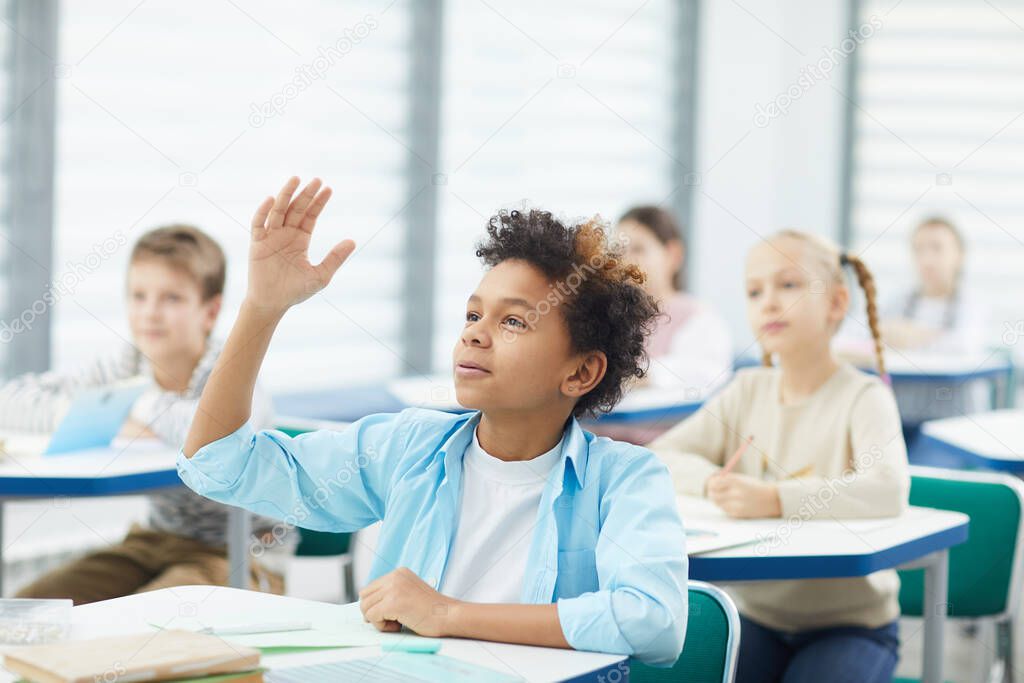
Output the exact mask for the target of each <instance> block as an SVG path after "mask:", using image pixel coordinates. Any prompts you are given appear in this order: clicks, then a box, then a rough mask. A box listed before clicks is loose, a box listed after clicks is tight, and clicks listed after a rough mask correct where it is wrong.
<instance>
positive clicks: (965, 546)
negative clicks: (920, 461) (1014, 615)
mask: <svg viewBox="0 0 1024 683" xmlns="http://www.w3.org/2000/svg"><path fill="white" fill-rule="evenodd" d="M911 470H912V472H913V473H914V474H913V476H912V477H911V485H910V504H911V505H918V506H921V507H929V508H938V509H941V510H955V511H957V512H962V513H964V514H966V515H967V516H968V517H970V518H971V521H970V528H969V532H968V534H969V535H968V538H967V541H966V542H964V543H962V544H960V545H958V546H954V547H953V548H951V549H950V551H949V599H948V600H947V604H948V609H947V614H948V615H949V616H950V617H960V618H976V617H994V616H998V615H1001V614H1005V613H1007V612H1008V611H1010V610H1011V609H1013V608H1014V605H1013V603H1012V600H1013V598H1014V597H1015V596H1016V590H1017V586H1016V584H1017V583H1019V577H1018V574H1019V564H1020V549H1019V548H1018V543H1019V536H1020V531H1021V529H1020V526H1021V512H1022V503H1021V501H1022V490H1024V487H1022V485H1021V482H1020V480H1019V479H1016V478H1015V477H1011V476H1008V475H1002V474H994V473H987V472H986V473H981V472H974V471H971V472H967V471H958V470H939V469H932V468H923V467H922V468H918V467H914V468H911ZM899 574H900V581H901V586H900V608H901V609H902V611H903V614H904V615H906V616H921V615H922V614H923V608H922V604H921V603H922V600H923V597H924V570H922V569H911V570H903V571H900V573H899Z"/></svg>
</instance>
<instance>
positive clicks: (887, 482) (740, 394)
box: [648, 365, 910, 631]
mask: <svg viewBox="0 0 1024 683" xmlns="http://www.w3.org/2000/svg"><path fill="white" fill-rule="evenodd" d="M779 378H780V371H779V370H778V369H776V368H751V369H748V370H744V371H741V372H740V373H738V374H737V375H736V377H735V378H734V379H733V381H732V382H731V383H730V384H729V386H727V387H726V388H725V389H724V390H723V391H722V392H721V393H719V394H718V395H717V396H715V397H714V398H713V399H711V400H710V401H708V403H707V404H705V406H704V407H703V408H701V410H700V411H698V412H697V413H695V414H694V415H693V416H691V417H690V418H688V419H687V420H685V421H683V422H682V423H680V424H678V425H676V426H675V427H674V428H673V429H671V430H669V431H668V432H666V433H665V434H663V435H662V436H660V437H658V438H657V439H655V440H654V441H653V442H651V443H650V444H648V447H649V448H650V449H651V450H652V451H654V452H655V453H656V454H657V455H658V456H659V457H661V459H662V460H663V461H664V462H665V463H666V464H667V465H668V467H669V470H670V471H671V473H672V478H673V480H674V482H675V486H676V491H678V492H679V493H680V494H686V495H704V484H705V482H706V481H707V478H708V477H709V476H711V475H712V474H714V473H715V472H717V471H718V470H719V469H720V467H721V465H723V464H724V462H725V461H726V459H728V457H729V456H730V455H732V453H734V452H735V451H736V449H737V448H738V447H739V445H740V444H741V443H742V441H744V440H745V439H746V438H747V437H748V436H750V435H753V436H754V443H753V445H752V446H751V448H750V449H748V450H747V452H746V453H745V454H744V456H743V457H742V458H741V460H740V462H739V463H738V464H737V465H736V467H735V469H734V470H733V471H734V472H737V473H741V474H747V475H750V476H754V477H757V478H759V479H763V480H766V481H773V482H777V484H778V487H779V499H780V501H781V503H782V518H783V519H784V520H790V519H799V520H811V519H844V518H856V517H888V516H895V515H898V514H900V513H901V512H903V511H904V510H905V509H906V506H907V495H908V492H909V488H910V478H909V474H908V470H907V452H906V446H905V444H904V442H903V434H902V431H901V429H900V417H899V413H898V411H897V409H896V403H895V401H894V400H893V396H892V392H891V391H890V390H889V388H888V387H886V386H885V384H883V383H882V382H881V381H879V380H878V379H877V378H875V377H872V376H870V375H866V374H864V373H862V372H860V371H858V370H856V369H855V368H853V367H852V366H849V365H841V366H840V368H839V369H838V370H837V371H836V372H835V373H834V374H833V375H832V376H831V377H830V378H829V379H828V380H826V381H825V383H824V384H822V385H821V386H820V387H819V388H818V389H817V390H816V391H815V392H814V393H813V394H812V395H811V396H809V397H807V398H806V399H803V400H801V401H800V402H798V403H794V404H787V405H783V404H782V403H781V401H780V398H779V397H780V392H779ZM683 521H684V522H685V521H686V520H685V519H684V520H683ZM729 592H730V594H731V595H732V596H733V598H734V599H735V600H736V603H737V605H738V606H739V609H740V611H741V612H742V613H743V614H744V615H745V616H747V617H749V618H751V619H753V620H754V621H757V622H759V623H762V624H764V625H766V626H769V627H772V628H776V629H781V630H785V631H803V630H809V629H816V628H824V627H829V626H840V625H854V626H866V627H869V628H874V627H878V626H881V625H883V624H886V623H888V622H890V621H892V620H893V619H896V618H897V617H898V616H899V604H898V602H897V594H898V592H899V578H898V577H897V575H896V572H895V571H892V570H888V571H882V572H877V573H875V574H872V575H870V576H867V577H857V578H849V579H815V580H802V581H756V582H749V583H742V584H734V585H732V586H730V587H729Z"/></svg>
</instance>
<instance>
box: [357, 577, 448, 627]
mask: <svg viewBox="0 0 1024 683" xmlns="http://www.w3.org/2000/svg"><path fill="white" fill-rule="evenodd" d="M457 602H458V601H457V600H455V599H454V598H449V597H448V596H446V595H441V594H440V593H438V592H437V591H435V590H434V589H433V588H431V587H430V586H429V585H427V584H426V583H425V582H424V581H423V580H422V579H421V578H420V577H418V576H416V574H414V573H413V572H412V570H411V569H407V568H406V567H402V568H400V569H396V570H395V571H393V572H390V573H388V574H385V575H384V576H382V577H380V578H378V579H377V580H375V581H373V582H371V583H370V585H368V586H367V587H366V588H364V589H363V590H361V591H359V609H360V610H362V612H363V618H365V619H366V620H367V621H368V622H370V623H371V624H373V625H374V626H375V627H376V628H377V630H378V631H389V632H390V631H398V630H400V629H401V628H402V626H405V627H407V628H408V629H410V630H412V631H415V632H416V633H418V634H419V635H421V636H427V637H430V638H438V637H441V636H445V635H447V628H446V626H447V621H448V616H449V612H450V611H451V609H452V608H453V607H454V606H455V605H456V603H457Z"/></svg>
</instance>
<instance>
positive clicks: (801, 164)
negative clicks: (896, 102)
mask: <svg viewBox="0 0 1024 683" xmlns="http://www.w3.org/2000/svg"><path fill="white" fill-rule="evenodd" d="M740 5H742V7H741V6H738V5H737V4H736V3H732V2H705V3H703V4H702V6H701V12H702V16H701V37H700V40H701V44H700V57H699V64H698V79H699V82H698V104H697V106H698V110H697V134H696V138H697V168H698V169H700V171H701V174H702V175H701V184H700V185H699V186H697V187H695V188H694V214H693V229H692V230H691V235H692V238H691V240H692V244H691V250H692V253H693V259H692V261H691V273H692V278H691V286H692V287H693V289H694V291H696V292H697V293H698V294H699V295H701V296H703V297H706V298H707V299H709V300H710V301H712V302H713V303H714V304H715V305H716V306H718V307H719V309H720V310H721V311H722V313H723V314H724V315H725V316H726V318H727V320H728V321H729V323H730V326H731V327H732V330H733V334H734V336H735V340H736V344H737V345H738V348H737V350H742V349H744V348H745V347H747V345H749V344H750V343H751V342H752V340H753V335H752V334H751V333H750V331H749V329H748V328H747V325H746V318H745V312H744V303H743V286H742V274H743V261H744V257H745V254H746V251H747V249H748V248H749V247H750V246H751V245H752V244H754V243H755V242H756V241H757V240H758V235H767V234H769V233H771V232H773V231H775V230H778V229H780V228H783V227H795V228H799V229H802V230H807V231H812V232H817V233H822V234H825V235H828V236H829V237H831V238H833V239H835V238H837V237H838V230H839V225H838V218H839V199H840V182H841V175H840V174H841V162H842V140H843V135H842V134H843V112H844V106H845V100H844V99H843V98H842V96H841V95H839V94H838V93H837V92H836V91H835V90H833V89H832V87H830V86H835V87H836V88H838V89H839V90H840V91H843V92H845V90H846V87H845V80H846V71H845V66H846V63H847V61H848V60H846V59H841V60H838V61H839V62H840V63H839V65H838V67H837V68H834V69H833V70H832V71H831V72H830V73H829V74H828V76H827V77H824V78H821V79H817V78H811V79H810V81H809V82H810V85H809V86H808V87H803V88H801V94H800V96H799V97H798V98H796V99H795V101H794V102H793V104H792V106H791V107H790V108H789V110H788V113H787V114H784V115H780V116H778V117H777V118H774V119H772V120H771V121H770V122H768V125H765V126H763V127H759V126H757V125H755V113H756V111H757V109H756V106H757V105H758V104H760V105H762V106H766V105H767V104H768V103H769V102H771V101H774V100H775V98H776V97H778V96H779V95H780V94H783V93H785V92H786V91H787V89H789V88H790V86H792V85H795V84H797V79H798V78H800V76H801V72H802V71H803V70H804V69H805V67H807V66H808V65H814V64H817V62H818V61H819V59H821V58H822V57H823V56H824V51H823V50H824V48H827V47H833V46H839V45H840V42H841V41H842V39H843V38H844V37H845V36H846V30H847V27H846V22H847V3H846V2H845V1H844V0H827V1H826V2H820V1H819V2H815V1H814V0H795V1H794V0H790V1H786V2H781V1H776V2H760V3H754V2H751V1H750V0H743V2H741V3H740ZM743 8H747V9H748V10H749V12H748V11H744V9H743ZM751 13H753V14H754V15H756V18H755V16H752V15H751ZM762 22H763V23H762ZM766 25H767V26H766ZM801 52H802V53H803V54H800V53H801ZM761 123H763V121H761ZM734 145H735V147H734ZM730 149H731V151H730ZM748 352H754V353H759V351H757V350H756V349H750V350H748Z"/></svg>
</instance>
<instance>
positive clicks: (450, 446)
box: [441, 411, 590, 488]
mask: <svg viewBox="0 0 1024 683" xmlns="http://www.w3.org/2000/svg"><path fill="white" fill-rule="evenodd" d="M460 417H461V418H462V420H463V421H462V424H461V425H459V426H458V427H457V428H456V429H455V431H454V432H452V434H451V436H449V437H448V438H447V439H445V442H444V444H442V446H441V451H442V452H443V453H444V460H445V469H446V470H447V471H448V472H449V473H451V472H453V471H457V472H459V473H460V475H461V470H462V468H461V466H458V467H452V465H454V462H452V461H451V460H449V455H459V456H461V455H462V454H463V453H465V452H466V448H468V447H469V444H470V442H471V441H472V440H473V433H474V432H475V431H476V427H477V425H478V424H480V411H473V412H470V413H466V414H464V415H462V416H460ZM566 432H567V433H566V434H565V435H564V436H563V437H562V452H563V453H565V457H566V459H567V460H568V461H569V462H571V463H572V470H573V474H574V475H575V477H576V481H577V482H578V483H579V485H580V488H583V483H584V476H585V473H586V471H587V457H588V456H589V451H590V442H589V441H588V440H587V433H586V432H585V431H583V428H582V427H580V423H579V421H578V420H577V419H576V418H575V417H573V418H570V419H569V424H568V427H567V428H566ZM460 460H461V458H460ZM460 465H461V462H460Z"/></svg>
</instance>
